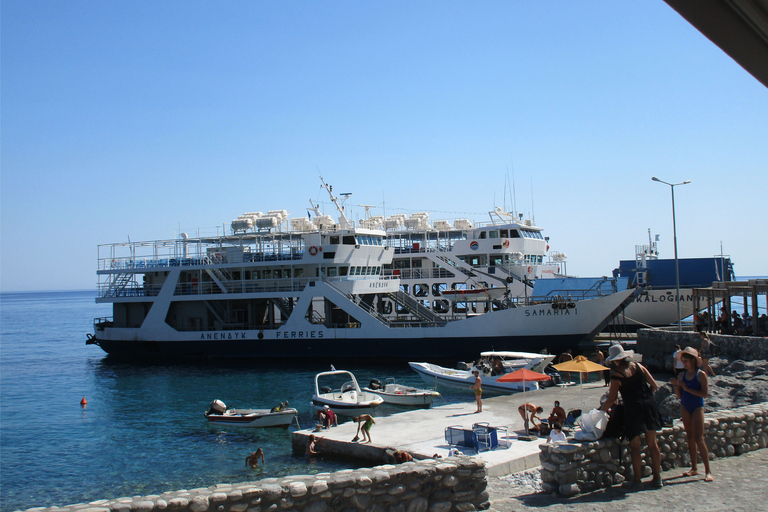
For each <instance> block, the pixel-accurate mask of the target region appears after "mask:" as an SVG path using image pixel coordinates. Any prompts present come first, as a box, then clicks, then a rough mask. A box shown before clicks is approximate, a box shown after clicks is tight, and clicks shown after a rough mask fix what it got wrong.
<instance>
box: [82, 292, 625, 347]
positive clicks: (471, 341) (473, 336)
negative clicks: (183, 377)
mask: <svg viewBox="0 0 768 512" xmlns="http://www.w3.org/2000/svg"><path fill="white" fill-rule="evenodd" d="M324 287H325V288H327V289H323V288H324ZM305 293H308V294H312V295H318V294H321V295H326V296H330V295H333V290H331V289H330V288H329V287H327V285H325V284H324V283H322V282H318V283H317V285H316V286H314V287H312V290H311V291H308V290H307V291H305ZM631 294H632V291H629V290H627V291H623V292H619V293H616V294H613V295H609V296H605V297H600V298H596V299H591V300H584V301H577V302H575V304H574V307H572V308H569V309H553V308H552V305H551V304H542V305H537V306H526V307H517V308H510V309H505V310H499V311H490V312H488V313H484V314H482V315H477V316H472V317H468V318H464V319H461V320H454V321H449V322H447V323H446V324H445V325H443V326H439V325H433V326H419V327H392V326H388V325H386V324H385V323H383V322H380V321H378V320H377V319H375V318H373V317H370V316H369V317H368V318H364V317H365V316H366V315H367V313H365V312H364V311H362V310H360V309H359V308H357V306H356V305H355V304H353V303H351V302H348V303H342V302H341V301H338V302H337V304H338V305H339V306H340V307H342V308H343V309H345V310H346V311H348V312H350V313H351V314H354V315H355V317H356V318H358V319H363V320H364V321H362V322H361V323H360V324H359V326H356V327H344V328H327V327H325V326H324V325H321V324H320V325H319V324H313V323H310V322H309V321H308V320H307V319H306V318H305V317H304V316H300V315H292V316H291V317H290V318H289V319H288V320H287V322H286V323H285V324H284V325H282V326H280V327H279V328H276V329H260V330H216V331H211V330H208V331H178V330H175V329H172V328H171V327H170V326H169V325H168V324H167V323H165V321H164V319H165V314H166V313H165V312H166V311H167V310H168V308H169V306H170V304H169V302H170V299H171V298H173V296H169V297H167V298H163V297H157V298H156V302H155V304H154V305H153V307H152V310H153V311H150V314H149V315H148V316H147V318H146V319H145V320H144V322H143V323H142V325H141V326H140V327H137V328H125V327H123V328H115V327H103V328H101V329H99V328H97V329H96V332H95V336H94V337H93V339H92V341H91V343H95V344H98V345H99V346H100V347H101V348H102V349H103V350H104V351H106V352H107V353H109V354H121V355H133V356H142V357H144V356H148V357H152V356H163V357H166V356H173V357H198V358H277V359H284V358H291V359H295V358H305V359H316V358H325V359H326V360H331V361H339V360H382V359H386V360H415V359H423V360H453V361H455V360H457V359H463V358H470V357H474V355H475V354H477V353H479V352H481V351H483V350H487V349H488V348H489V347H492V348H493V349H495V350H522V351H528V352H537V351H540V350H543V349H546V350H549V351H550V352H553V353H554V352H557V351H560V350H564V349H566V348H573V347H575V346H576V345H577V344H578V343H579V342H581V341H583V340H585V339H587V338H590V337H591V336H593V335H594V334H596V333H597V332H599V330H600V329H601V328H602V327H603V326H604V325H605V324H606V322H607V321H608V320H607V319H608V317H609V316H610V315H611V314H612V313H614V312H616V311H617V310H620V309H621V307H622V303H623V302H625V301H627V300H630V296H631ZM161 295H162V294H161ZM299 299H301V297H299ZM155 311H156V314H152V313H155Z"/></svg>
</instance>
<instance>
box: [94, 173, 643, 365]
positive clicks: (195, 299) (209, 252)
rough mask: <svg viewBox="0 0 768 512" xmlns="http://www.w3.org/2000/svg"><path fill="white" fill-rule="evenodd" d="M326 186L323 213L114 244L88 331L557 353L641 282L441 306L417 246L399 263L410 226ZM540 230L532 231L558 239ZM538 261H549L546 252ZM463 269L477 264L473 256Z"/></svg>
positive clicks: (172, 342) (298, 346)
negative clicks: (349, 202)
mask: <svg viewBox="0 0 768 512" xmlns="http://www.w3.org/2000/svg"><path fill="white" fill-rule="evenodd" d="M321 181H322V178H321ZM322 186H323V187H324V188H325V190H326V191H327V193H328V194H329V197H330V200H331V202H332V203H333V205H334V206H335V208H336V210H337V212H338V219H337V220H334V219H333V218H332V217H330V216H328V215H321V214H320V211H319V209H318V208H317V207H316V206H314V205H313V208H314V211H315V213H316V214H315V216H314V218H307V217H298V218H292V219H288V214H287V212H286V211H285V210H273V211H269V212H267V213H266V214H262V213H259V212H252V213H246V214H243V215H241V216H239V217H238V218H237V219H235V220H234V221H233V222H232V224H231V233H229V234H221V235H219V236H211V237H204V236H198V237H189V236H187V235H186V234H183V233H182V234H181V235H180V236H179V237H178V238H176V239H172V240H155V241H149V242H121V243H112V244H105V245H100V246H99V247H98V269H97V276H98V280H99V282H98V296H97V299H96V301H97V303H107V304H112V316H111V317H108V318H97V319H95V321H94V333H93V334H89V335H88V343H89V344H96V345H98V346H100V347H101V348H102V349H103V350H104V351H105V352H107V353H109V354H117V355H131V356H140V357H185V358H186V357H200V358H278V359H291V358H305V359H317V358H322V359H324V360H326V361H339V360H345V359H349V360H355V361H361V360H375V361H383V360H403V361H407V360H416V359H424V360H441V361H442V360H450V361H455V360H457V359H466V358H470V357H474V355H475V354H477V353H478V352H481V351H484V350H489V349H494V350H524V351H529V352H532V351H540V350H549V351H551V352H553V353H556V352H559V351H561V350H564V349H566V348H573V347H576V346H577V345H578V343H579V342H581V341H583V340H587V339H590V338H591V337H592V336H594V335H595V334H597V333H598V332H599V331H600V330H601V329H602V328H603V327H604V326H605V325H607V324H608V323H609V322H610V321H611V319H612V318H614V317H616V316H617V315H619V314H620V312H621V310H622V309H623V308H624V307H625V306H626V305H627V304H629V303H631V302H632V301H633V300H634V296H635V294H636V293H637V291H636V290H630V289H628V290H623V291H618V292H616V293H610V294H604V295H599V296H596V297H594V298H589V299H585V300H580V301H563V300H553V301H549V302H542V303H532V302H526V301H524V300H523V301H520V300H512V298H511V296H510V295H509V294H507V296H506V297H503V298H502V299H496V298H492V297H491V295H488V296H485V297H483V296H473V297H471V298H465V299H464V300H449V301H447V304H446V303H441V304H442V305H441V306H439V307H437V308H435V307H434V305H433V304H427V303H426V300H425V299H423V298H422V297H420V296H417V297H414V296H413V295H412V294H411V293H406V292H405V291H404V288H405V286H406V285H408V283H407V282H405V283H404V280H403V278H404V276H403V274H404V272H403V271H404V270H409V272H410V274H409V276H408V277H409V278H414V277H415V274H414V273H413V272H412V271H413V270H415V269H414V266H413V265H414V263H413V260H412V259H411V261H410V264H411V267H409V268H408V269H406V268H405V267H403V268H396V267H398V266H403V265H404V263H395V262H396V259H395V256H396V254H398V255H403V254H405V253H404V251H403V250H402V248H401V250H398V248H397V244H398V243H400V242H399V241H401V240H402V238H398V237H397V236H390V235H389V234H388V233H387V231H385V230H383V229H380V228H378V227H376V226H374V225H373V223H372V222H371V221H370V220H369V219H364V220H363V221H360V222H358V223H356V224H355V223H353V222H351V221H350V220H349V219H348V218H347V217H346V215H345V213H344V207H343V206H342V204H341V203H340V202H339V200H338V199H337V198H336V197H335V196H334V195H333V189H332V187H330V186H329V185H328V184H326V183H325V182H324V181H322ZM366 220H367V221H368V222H366ZM530 227H531V228H532V227H533V226H530ZM539 233H540V231H539V230H538V229H531V230H530V232H529V233H528V234H520V233H518V235H519V236H518V238H523V239H524V240H525V241H526V242H534V243H541V242H545V240H544V239H543V238H542V237H540V236H539ZM502 235H504V236H502ZM451 237H453V238H451ZM495 237H496V234H495V233H489V232H488V230H487V229H482V228H481V229H474V228H470V227H469V226H466V227H465V228H464V229H460V230H458V231H452V232H451V233H449V235H448V239H449V240H448V242H449V243H450V244H452V246H453V247H454V252H456V250H457V248H459V249H458V250H459V252H460V251H461V248H462V247H464V246H466V247H467V250H468V251H474V249H473V247H475V246H479V245H480V244H481V243H486V242H487V243H492V244H493V245H500V246H501V247H512V242H513V241H515V235H514V234H511V233H510V232H507V233H502V232H501V231H500V232H499V233H498V237H499V238H495ZM441 240H442V239H441V238H440V237H439V236H437V237H436V238H435V242H436V243H440V242H441ZM506 242H509V244H506ZM413 243H414V242H413V241H411V242H410V244H411V245H410V249H411V250H413V249H414V245H413ZM425 243H428V241H425ZM468 254H472V252H469V253H468ZM526 254H528V253H527V252H526ZM432 256H433V255H432V254H429V256H427V257H428V258H430V260H431V261H434V260H432V259H431V258H432ZM435 257H437V256H435ZM515 257H516V258H517V257H518V255H515ZM524 258H525V257H523V259H522V260H520V261H525V259H524ZM400 261H401V262H402V261H404V260H403V259H402V258H401V259H400ZM458 261H460V259H459V260H458ZM529 262H530V263H535V264H536V265H539V264H540V262H539V260H538V256H537V260H536V261H533V260H529ZM473 263H475V262H474V261H471V260H470V261H469V265H470V267H471V265H472V264H473ZM530 266H533V265H530ZM416 268H418V267H416ZM422 268H423V267H422ZM525 270H526V272H527V271H528V269H527V267H526V268H525ZM545 270H546V268H544V267H541V272H544V271H545ZM398 271H399V272H398ZM434 272H436V273H437V274H441V273H443V272H445V269H444V267H443V269H442V270H441V269H436V270H435V271H434ZM456 272H459V273H463V274H466V273H467V272H469V273H472V272H474V271H473V270H472V269H471V268H469V269H468V268H467V267H466V266H465V265H463V264H462V265H458V266H456ZM467 276H468V277H469V274H467ZM508 277H509V278H510V279H509V281H510V282H509V284H512V283H514V282H515V276H514V275H513V273H510V274H509V276H508ZM505 281H506V278H505ZM471 286H474V285H471ZM526 286H527V285H526ZM469 287H470V286H468V288H469ZM489 288H492V287H490V286H489ZM454 289H455V288H454ZM442 290H443V288H441V287H437V288H436V289H435V291H438V292H440V291H442ZM436 300H446V299H443V298H437V299H436ZM428 306H432V307H428Z"/></svg>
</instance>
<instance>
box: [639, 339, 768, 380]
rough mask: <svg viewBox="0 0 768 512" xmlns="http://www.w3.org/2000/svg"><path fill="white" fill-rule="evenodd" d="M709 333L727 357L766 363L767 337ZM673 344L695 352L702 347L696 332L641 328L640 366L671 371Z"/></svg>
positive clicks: (659, 370)
mask: <svg viewBox="0 0 768 512" xmlns="http://www.w3.org/2000/svg"><path fill="white" fill-rule="evenodd" d="M708 334H709V339H710V340H712V342H713V343H714V344H716V345H717V346H718V348H720V349H721V350H722V353H723V354H724V355H727V357H729V358H734V359H741V360H743V361H756V360H764V359H766V360H768V338H765V337H755V336H729V335H726V334H715V333H708ZM675 345H680V347H682V348H685V347H693V348H695V349H697V350H698V349H700V348H701V339H700V338H699V333H697V332H690V331H676V330H666V329H640V330H639V331H638V332H637V352H638V353H640V354H642V355H643V365H645V366H646V367H648V369H649V370H651V371H652V372H667V373H671V372H672V354H673V353H674V352H675Z"/></svg>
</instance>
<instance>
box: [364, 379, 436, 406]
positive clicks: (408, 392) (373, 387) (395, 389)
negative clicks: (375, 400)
mask: <svg viewBox="0 0 768 512" xmlns="http://www.w3.org/2000/svg"><path fill="white" fill-rule="evenodd" d="M363 391H366V392H369V393H375V394H377V395H379V396H381V398H383V399H384V403H385V404H392V405H413V406H417V407H429V406H431V405H432V401H433V400H434V399H435V398H437V397H439V396H440V393H438V392H437V391H435V390H432V389H418V388H414V387H411V386H404V385H402V384H398V383H397V382H395V379H394V378H393V377H390V378H388V379H387V380H386V382H385V383H384V384H383V385H382V383H381V381H379V380H378V379H371V382H370V383H369V384H368V387H367V388H363Z"/></svg>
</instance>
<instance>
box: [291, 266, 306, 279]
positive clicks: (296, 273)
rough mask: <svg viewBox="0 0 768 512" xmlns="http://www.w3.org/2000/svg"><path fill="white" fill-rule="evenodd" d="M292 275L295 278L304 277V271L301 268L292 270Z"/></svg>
mask: <svg viewBox="0 0 768 512" xmlns="http://www.w3.org/2000/svg"><path fill="white" fill-rule="evenodd" d="M293 275H294V276H295V277H304V269H303V268H297V269H296V270H294V272H293Z"/></svg>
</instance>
